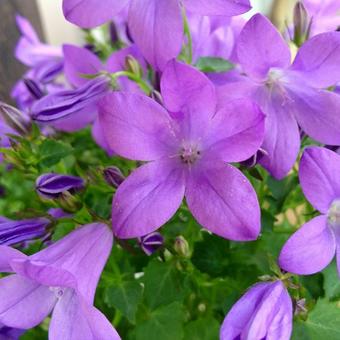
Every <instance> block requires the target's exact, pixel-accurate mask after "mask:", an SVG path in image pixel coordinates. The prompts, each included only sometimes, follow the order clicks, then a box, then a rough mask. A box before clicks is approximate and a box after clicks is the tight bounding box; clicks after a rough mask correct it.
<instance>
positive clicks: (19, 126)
mask: <svg viewBox="0 0 340 340" xmlns="http://www.w3.org/2000/svg"><path fill="white" fill-rule="evenodd" d="M0 116H1V117H2V118H3V119H4V121H6V123H7V124H8V125H9V126H10V127H11V128H13V129H14V130H15V131H17V132H18V133H19V134H21V135H25V134H27V133H28V132H29V130H30V128H31V122H30V119H29V118H28V117H27V116H26V115H25V114H23V113H22V112H21V111H19V110H18V109H16V108H15V107H13V106H11V105H8V104H5V103H3V102H0Z"/></svg>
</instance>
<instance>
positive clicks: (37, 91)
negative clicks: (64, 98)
mask: <svg viewBox="0 0 340 340" xmlns="http://www.w3.org/2000/svg"><path fill="white" fill-rule="evenodd" d="M23 82H24V84H25V85H26V88H27V90H28V91H29V93H30V94H31V96H32V97H33V98H34V99H37V100H39V99H41V98H42V97H44V96H45V95H46V93H44V91H43V90H42V89H41V88H40V86H39V85H38V83H37V82H35V81H34V80H33V79H29V78H24V79H23Z"/></svg>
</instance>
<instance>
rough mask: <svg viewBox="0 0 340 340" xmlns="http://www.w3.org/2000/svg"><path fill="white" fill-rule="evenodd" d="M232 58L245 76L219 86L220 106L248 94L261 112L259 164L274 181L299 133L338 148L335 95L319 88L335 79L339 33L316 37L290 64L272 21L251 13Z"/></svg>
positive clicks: (339, 101)
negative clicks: (262, 152) (263, 128)
mask: <svg viewBox="0 0 340 340" xmlns="http://www.w3.org/2000/svg"><path fill="white" fill-rule="evenodd" d="M237 57H238V60H239V62H240V64H241V66H242V69H243V71H244V72H245V73H246V74H247V76H248V77H243V79H242V80H239V81H236V82H232V83H229V84H227V85H224V86H221V87H219V90H218V92H219V95H220V96H219V97H220V103H221V105H223V103H224V98H225V100H226V101H229V100H230V97H231V96H234V98H239V97H241V98H242V97H244V96H247V97H248V98H249V97H250V98H252V99H253V100H254V101H255V102H257V103H258V104H259V105H260V107H261V109H262V110H263V112H264V113H265V114H266V116H267V117H266V134H265V139H264V143H263V146H262V148H263V149H264V150H265V151H266V152H267V153H268V155H267V156H265V157H263V158H262V159H261V161H260V164H262V166H264V167H265V168H266V169H267V170H268V171H269V172H270V173H271V174H272V175H273V176H274V177H275V178H278V179H281V178H283V177H284V176H285V175H286V174H287V173H288V172H289V170H290V169H291V168H292V167H293V165H294V162H295V161H296V158H297V155H298V152H299V148H300V131H299V126H300V127H301V128H302V130H303V131H304V132H305V133H306V134H307V135H308V136H310V137H312V138H313V139H315V140H316V141H318V142H320V143H323V144H330V145H339V144H340V96H338V95H337V94H335V93H333V92H330V91H326V90H323V88H327V87H328V86H332V85H335V84H336V83H337V82H338V81H339V79H340V68H339V62H340V32H330V33H323V34H319V35H317V36H315V37H313V38H312V39H310V40H308V41H307V42H306V43H304V44H303V45H302V47H301V48H300V49H299V52H298V54H297V56H296V58H295V60H294V62H293V64H292V65H291V56H290V51H289V48H288V45H287V44H286V43H285V41H284V40H283V38H282V37H281V35H280V34H279V32H278V31H277V30H276V28H275V27H274V26H273V25H272V24H271V22H270V21H269V20H268V19H267V18H265V17H264V16H262V15H261V14H256V15H255V16H253V17H252V18H251V19H250V20H249V21H248V22H247V24H246V25H245V27H244V28H243V30H242V32H241V34H240V36H239V40H238V43H237Z"/></svg>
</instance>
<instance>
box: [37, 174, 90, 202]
mask: <svg viewBox="0 0 340 340" xmlns="http://www.w3.org/2000/svg"><path fill="white" fill-rule="evenodd" d="M83 187H84V180H83V179H82V178H80V177H76V176H69V175H61V174H55V173H48V174H44V175H41V176H40V177H38V178H37V180H36V190H37V192H38V194H39V195H40V196H42V197H44V198H49V199H55V198H59V197H60V196H62V195H63V194H66V193H74V192H75V191H77V190H80V189H82V188H83Z"/></svg>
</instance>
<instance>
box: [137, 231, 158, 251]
mask: <svg viewBox="0 0 340 340" xmlns="http://www.w3.org/2000/svg"><path fill="white" fill-rule="evenodd" d="M139 244H140V247H141V248H142V250H143V251H144V253H145V254H146V255H148V256H150V255H152V254H153V253H154V252H155V251H157V250H158V249H159V248H161V247H162V246H163V244H164V238H163V236H162V235H161V234H160V233H158V232H154V233H151V234H148V235H145V236H143V237H141V238H140V239H139Z"/></svg>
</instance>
